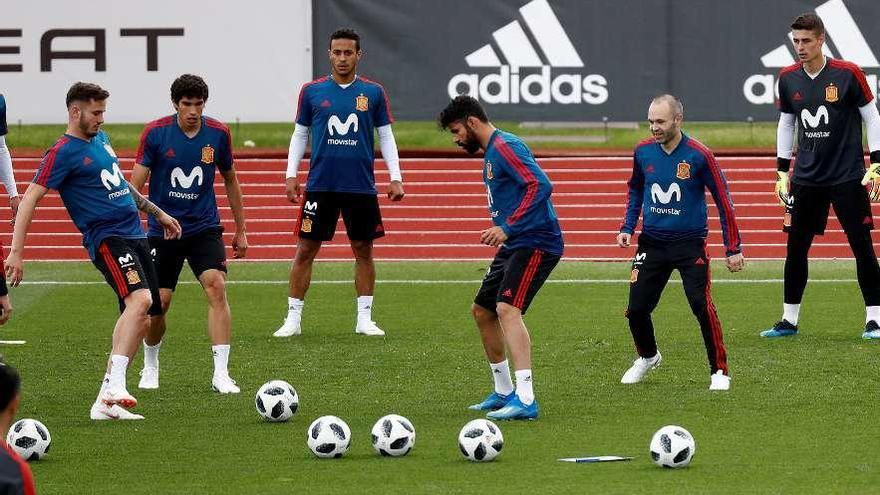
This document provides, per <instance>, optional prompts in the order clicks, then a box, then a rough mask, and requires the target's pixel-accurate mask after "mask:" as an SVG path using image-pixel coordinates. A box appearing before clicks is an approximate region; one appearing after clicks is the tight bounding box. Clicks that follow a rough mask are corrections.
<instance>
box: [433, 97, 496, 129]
mask: <svg viewBox="0 0 880 495" xmlns="http://www.w3.org/2000/svg"><path fill="white" fill-rule="evenodd" d="M468 117H476V118H477V119H479V120H480V122H489V116H488V115H486V110H484V109H483V105H480V102H479V101H477V99H476V98H474V97H472V96H468V95H458V96H456V97H455V98H453V99H452V101H450V102H449V105H446V108H444V109H443V111H442V112H440V115H439V116H437V124H438V125H439V126H440V128H441V129H448V128H449V126H450V124H452V123H453V122H460V121H464V120H467V118H468Z"/></svg>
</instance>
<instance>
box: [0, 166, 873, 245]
mask: <svg viewBox="0 0 880 495" xmlns="http://www.w3.org/2000/svg"><path fill="white" fill-rule="evenodd" d="M38 163H39V161H38V160H37V159H16V160H15V169H16V178H17V179H18V181H19V189H20V190H21V191H24V188H25V187H26V186H27V181H28V180H30V178H32V177H33V175H34V172H35V169H36V167H37V165H38ZM132 163H133V162H132V160H130V159H123V160H121V165H122V167H123V169H124V170H125V171H126V174H129V173H130V171H131V167H132ZM540 163H541V166H542V167H543V168H544V170H545V171H546V172H547V174H548V175H549V176H550V179H551V180H552V181H553V184H554V192H553V202H554V204H555V206H556V209H557V211H558V213H559V217H560V221H561V224H562V229H563V232H564V235H565V244H566V248H565V258H567V259H570V260H628V259H630V257H631V256H632V254H633V250H632V248H630V249H621V248H618V247H617V246H616V244H615V242H614V240H615V236H616V234H617V229H618V227H619V225H620V220H621V217H622V215H623V212H624V202H625V198H626V184H625V183H626V180H627V179H628V178H629V174H630V170H631V163H632V162H631V158H627V157H620V158H593V157H591V158H586V157H585V158H570V157H569V158H544V159H541V160H540ZM719 163H720V165H721V167H722V169H723V170H724V171H725V173H726V175H727V179H728V182H729V184H730V188H731V193H732V196H733V201H734V204H735V207H736V215H737V218H738V220H739V227H740V231H741V234H742V238H743V242H744V247H745V254H746V256H747V258H749V259H782V258H784V257H785V235H784V234H783V233H782V232H781V229H780V227H781V224H782V209H781V207H780V206H779V205H778V204H777V203H776V201H775V197H774V195H773V181H774V179H775V174H774V171H775V167H776V161H775V159H774V158H766V157H763V158H757V157H728V158H720V159H719ZM285 167H286V162H285V161H284V160H278V159H273V160H261V159H249V160H238V161H237V162H236V168H237V170H238V175H239V180H240V182H241V184H242V189H243V192H244V202H245V214H246V218H247V229H248V242H249V244H250V249H249V250H248V259H249V260H289V259H290V258H291V257H292V256H293V253H294V249H295V244H296V238H295V237H294V234H293V228H294V224H295V222H296V215H297V210H296V209H295V207H294V206H293V205H291V204H290V203H288V202H287V201H286V200H285V199H284V186H283V181H284V170H285ZM481 167H482V160H480V159H404V160H403V161H402V168H403V173H404V180H405V183H404V184H405V188H406V193H407V195H406V198H405V199H404V201H403V202H401V203H391V202H390V201H388V200H387V199H386V198H385V197H384V195H383V194H384V191H385V187H386V184H387V181H388V172H387V171H386V170H384V164H381V163H377V166H376V170H377V172H376V179H377V182H378V184H379V191H380V193H383V194H380V199H381V204H382V215H383V218H384V221H385V228H386V231H387V235H386V237H384V238H382V239H379V240H378V241H376V245H375V254H376V258H377V259H380V260H424V259H432V260H472V259H479V260H485V259H489V258H491V257H492V256H493V254H494V249H493V248H490V247H487V246H482V245H480V244H479V231H480V230H482V229H484V228H486V227H488V226H489V225H490V222H489V219H488V214H487V208H486V189H485V186H484V185H483V183H482V179H481ZM304 176H305V173H304V172H301V179H302V180H304ZM215 182H216V188H217V191H218V200H219V203H220V205H221V216H222V218H223V224H224V226H225V227H226V234H225V235H226V236H227V240H228V241H229V240H231V236H232V231H233V223H232V217H231V215H230V211H229V209H228V207H227V202H226V198H225V195H224V194H223V192H224V190H223V185H222V180H220V179H219V176H218V179H217V180H216V181H215ZM707 199H708V202H709V205H710V206H709V218H710V221H709V227H710V236H709V248H710V254H711V255H712V256H714V257H722V256H723V255H724V253H723V249H722V246H721V235H720V227H719V224H718V214H717V210H716V208H715V206H714V203H713V202H712V201H711V197H708V196H707ZM0 207H2V208H0V225H5V226H6V227H3V228H2V232H0V241H2V243H3V245H5V246H8V245H9V244H10V242H11V237H12V236H11V232H10V228H9V226H8V225H9V222H8V220H9V215H10V212H9V209H8V204H7V200H6V197H5V195H4V196H3V197H2V199H0ZM875 213H876V210H875ZM832 217H833V215H832ZM337 232H338V233H339V235H337V237H336V239H334V240H333V241H331V242H328V243H326V244H325V245H324V248H323V249H322V251H321V254H320V256H319V258H320V259H322V260H350V259H352V256H351V251H350V248H349V247H348V243H347V239H346V238H345V233H344V232H345V230H344V227H342V225H341V222H340V226H339V228H338V229H337ZM230 255H231V253H230ZM851 257H852V254H851V253H850V251H849V247H848V245H847V243H846V237H845V235H844V234H843V232H842V230H841V228H840V224H839V223H838V222H837V220H836V219H834V218H832V219H830V220H829V222H828V229H827V231H826V234H825V236H822V237H817V239H816V241H815V243H814V244H813V248H812V251H811V258H814V259H816V258H851ZM25 258H26V259H29V260H35V259H38V260H87V259H88V255H87V253H86V251H85V249H84V248H83V247H82V246H81V236H80V235H79V233H78V232H77V231H76V228H75V227H74V225H73V223H72V222H71V221H70V218H69V217H68V216H67V212H66V211H65V210H64V207H63V206H62V204H61V200H60V198H59V197H58V195H57V194H56V193H54V192H53V193H50V194H49V196H47V197H46V198H45V199H44V200H43V202H42V203H41V204H40V206H39V207H38V209H37V214H36V216H35V218H34V223H33V224H32V226H31V232H30V234H29V236H28V240H27V248H26V250H25Z"/></svg>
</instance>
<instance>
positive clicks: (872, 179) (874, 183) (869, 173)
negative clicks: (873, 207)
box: [862, 163, 880, 202]
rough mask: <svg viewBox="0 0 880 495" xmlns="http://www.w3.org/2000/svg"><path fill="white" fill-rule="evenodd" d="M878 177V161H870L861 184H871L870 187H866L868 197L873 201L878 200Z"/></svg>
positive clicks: (879, 193) (879, 190)
mask: <svg viewBox="0 0 880 495" xmlns="http://www.w3.org/2000/svg"><path fill="white" fill-rule="evenodd" d="M878 179H880V163H872V164H871V166H870V167H868V170H866V171H865V175H864V176H863V177H862V185H863V186H867V185H869V184H870V185H871V188H870V189H868V197H870V198H871V201H874V202H876V201H877V200H880V180H878Z"/></svg>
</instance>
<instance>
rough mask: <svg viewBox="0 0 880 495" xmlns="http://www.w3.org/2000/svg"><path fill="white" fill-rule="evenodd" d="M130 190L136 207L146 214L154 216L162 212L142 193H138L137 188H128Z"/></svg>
mask: <svg viewBox="0 0 880 495" xmlns="http://www.w3.org/2000/svg"><path fill="white" fill-rule="evenodd" d="M128 190H129V191H131V196H132V198H134V205H135V206H137V209H138V210H140V211H142V212H144V213H146V214H147V215H152V216H154V217H158V216H159V215H161V214H162V213H164V212H163V211H162V209H161V208H159V207H158V206H156V204H155V203H153V202H152V201H150V200H149V199H147V198H145V197H144V195H143V194H141V193H140V191H138V190H137V189H134V188H128Z"/></svg>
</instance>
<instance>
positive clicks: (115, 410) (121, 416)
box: [89, 401, 144, 421]
mask: <svg viewBox="0 0 880 495" xmlns="http://www.w3.org/2000/svg"><path fill="white" fill-rule="evenodd" d="M89 417H90V418H91V419H92V420H94V421H111V420H121V421H127V420H138V419H144V417H143V416H141V415H140V414H135V413H132V412H129V411H127V410H126V409H124V408H122V407H120V406H119V404H113V405H112V406H108V405H107V404H104V403H103V402H101V401H95V403H94V404H92V410H91V411H90V412H89Z"/></svg>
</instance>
